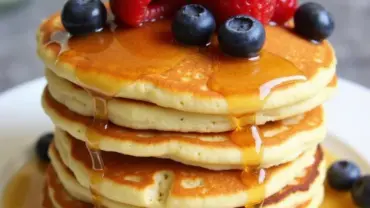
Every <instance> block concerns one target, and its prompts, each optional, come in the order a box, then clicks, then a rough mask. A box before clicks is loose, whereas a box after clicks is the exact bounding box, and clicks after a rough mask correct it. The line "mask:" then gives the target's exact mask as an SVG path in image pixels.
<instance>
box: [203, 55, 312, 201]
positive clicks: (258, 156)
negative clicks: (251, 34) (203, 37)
mask: <svg viewBox="0 0 370 208" xmlns="http://www.w3.org/2000/svg"><path fill="white" fill-rule="evenodd" d="M262 56H263V57H262ZM220 59H224V60H223V62H222V64H221V62H220ZM241 61H244V62H245V60H242V59H235V58H230V57H227V58H225V57H221V58H219V57H217V58H216V61H214V66H213V68H214V70H213V71H214V72H213V74H212V76H211V78H210V80H209V82H208V87H209V88H210V89H211V90H213V91H215V92H218V93H220V94H221V95H223V96H224V97H225V98H226V100H227V104H228V107H229V112H230V119H231V121H232V123H234V126H236V128H235V130H234V131H232V132H231V133H230V138H231V140H232V141H233V142H234V143H235V144H237V145H238V146H239V147H240V148H241V149H242V161H243V163H244V164H245V167H244V170H243V171H242V173H241V180H242V181H243V183H244V184H245V185H246V186H247V189H248V191H247V195H248V202H247V204H246V205H245V207H247V208H249V207H255V206H259V207H262V206H263V202H264V199H265V198H266V197H267V196H266V190H265V179H266V177H267V176H266V171H265V170H264V169H261V167H260V166H261V163H262V161H263V156H264V145H263V140H264V139H263V138H264V135H263V133H261V131H260V130H259V127H258V126H257V125H245V124H244V123H243V120H242V117H243V115H240V114H239V115H238V112H240V111H244V112H245V110H246V109H245V104H244V103H248V104H249V105H250V106H252V108H251V109H247V111H248V110H250V111H251V112H254V111H258V110H262V109H263V107H264V104H265V102H266V100H267V99H268V97H269V95H270V94H271V92H272V91H273V90H274V89H275V88H277V87H280V86H282V85H284V84H288V83H295V82H300V81H306V80H307V78H306V76H305V75H304V74H303V73H302V71H300V70H299V69H298V68H297V67H295V66H294V65H293V64H292V63H291V62H289V61H287V60H285V59H283V58H280V57H278V56H275V55H274V54H271V53H269V52H266V51H263V52H262V53H261V57H259V58H254V59H252V60H249V62H247V63H246V64H244V65H242V66H244V67H242V68H240V67H237V65H235V63H240V62H241ZM237 79H241V80H243V79H245V80H248V81H251V82H252V83H248V82H239V83H235V82H234V80H237ZM245 91H247V92H250V94H256V95H258V96H255V97H253V98H252V99H248V100H245V99H242V98H241V97H238V94H239V93H245ZM251 104H252V105H251ZM254 120H255V119H254ZM254 123H256V122H254ZM252 148H254V150H253V149H252ZM251 152H252V153H251ZM247 164H249V166H248V165H247ZM251 164H252V165H251Z"/></svg>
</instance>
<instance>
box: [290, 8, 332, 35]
mask: <svg viewBox="0 0 370 208" xmlns="http://www.w3.org/2000/svg"><path fill="white" fill-rule="evenodd" d="M294 24H295V31H296V32H297V33H298V34H300V35H302V36H304V37H306V38H308V39H311V40H315V41H322V40H324V39H326V38H328V37H329V36H330V35H331V34H332V33H333V31H334V20H333V17H332V15H331V14H330V13H329V12H328V11H326V9H325V8H324V7H322V6H321V5H320V4H317V3H306V4H303V5H302V6H300V7H299V8H298V10H297V11H296V13H295V15H294Z"/></svg>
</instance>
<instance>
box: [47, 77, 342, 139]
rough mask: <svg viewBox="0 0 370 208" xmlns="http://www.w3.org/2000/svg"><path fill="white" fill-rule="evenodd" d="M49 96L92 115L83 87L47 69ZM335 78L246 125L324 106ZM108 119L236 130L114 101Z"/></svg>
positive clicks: (212, 120)
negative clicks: (295, 100) (304, 96)
mask: <svg viewBox="0 0 370 208" xmlns="http://www.w3.org/2000/svg"><path fill="white" fill-rule="evenodd" d="M45 75H46V78H47V81H48V90H49V92H50V95H51V96H52V97H53V98H54V99H55V100H57V101H58V102H59V103H62V104H63V105H65V106H66V107H68V108H69V109H70V110H71V111H74V112H76V113H78V114H81V115H84V116H92V115H93V114H94V108H93V103H92V97H91V95H89V93H87V92H86V91H85V90H84V89H83V88H81V87H78V86H77V85H75V84H73V83H71V82H69V81H67V80H65V79H62V78H60V77H58V76H56V75H55V74H54V73H53V72H51V70H46V73H45ZM335 89H336V79H333V80H332V82H331V83H330V84H329V85H328V86H327V87H326V88H324V89H323V90H321V91H320V92H319V93H318V94H317V95H315V96H314V97H312V98H309V99H308V100H304V101H301V102H298V103H294V104H293V105H291V106H285V107H282V108H277V109H272V110H266V111H260V112H256V113H254V114H248V115H244V116H243V117H242V118H240V119H242V120H243V123H246V124H258V125H260V124H264V123H266V122H268V121H276V120H281V119H285V118H288V117H291V116H295V115H299V114H302V113H304V112H307V111H310V110H312V109H314V108H316V107H317V106H319V105H321V104H322V103H324V102H325V101H326V100H327V99H328V98H329V97H330V96H331V95H332V94H333V92H334V91H335ZM107 109H108V117H109V120H110V121H111V122H112V123H114V124H117V125H119V126H124V127H127V128H132V129H153V130H161V131H177V132H204V133H208V132H214V133H215V132H225V131H230V130H234V129H235V127H236V126H235V122H232V120H231V119H230V116H227V115H213V114H200V113H191V112H184V111H178V110H174V109H169V108H163V107H160V106H157V105H153V104H150V103H147V102H139V101H134V100H129V99H122V98H121V99H117V98H112V99H109V100H108V102H107Z"/></svg>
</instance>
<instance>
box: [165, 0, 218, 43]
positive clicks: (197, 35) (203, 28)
mask: <svg viewBox="0 0 370 208" xmlns="http://www.w3.org/2000/svg"><path fill="white" fill-rule="evenodd" d="M215 29H216V22H215V19H214V17H213V15H212V13H211V12H210V11H209V10H207V9H206V8H204V7H203V6H201V5H198V4H189V5H185V6H183V7H182V8H181V9H180V10H179V11H178V12H177V13H176V16H175V19H174V21H173V22H172V34H173V35H174V37H175V39H176V40H177V41H178V42H180V43H183V44H187V45H198V46H205V45H207V44H208V43H209V42H210V40H211V37H212V34H213V32H214V31H215Z"/></svg>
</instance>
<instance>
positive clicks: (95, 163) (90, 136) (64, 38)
mask: <svg viewBox="0 0 370 208" xmlns="http://www.w3.org/2000/svg"><path fill="white" fill-rule="evenodd" d="M116 26H117V25H115V23H112V24H111V30H112V31H113V30H115V29H116ZM71 37H72V36H71V35H70V34H69V33H68V32H65V31H58V32H55V33H53V34H52V35H51V37H50V41H49V42H48V43H47V44H51V43H57V44H58V45H59V46H60V50H59V53H58V58H57V59H56V63H57V62H58V61H59V58H60V57H61V56H62V55H64V53H65V52H68V50H69V49H70V47H69V45H68V42H69V40H70V38H71ZM76 78H77V80H78V81H80V82H81V83H82V84H87V83H90V82H91V80H93V79H95V78H94V77H90V76H84V75H83V73H82V72H79V71H77V72H76ZM85 90H86V91H87V92H88V94H89V95H90V96H91V97H92V102H93V114H94V115H93V120H92V123H91V124H90V125H89V128H88V129H87V130H86V134H85V136H86V138H87V141H86V147H87V149H88V152H89V154H90V158H91V163H92V169H93V172H92V173H91V175H90V192H91V195H92V200H93V203H94V206H95V207H96V208H101V207H102V205H101V196H100V194H99V190H100V187H101V184H102V181H103V178H104V161H103V158H102V155H101V151H100V136H99V135H98V134H97V133H96V132H95V131H94V129H95V128H96V126H100V127H103V128H100V129H108V109H107V100H108V99H107V98H106V97H105V96H101V95H99V94H96V93H94V92H93V91H90V90H88V89H85Z"/></svg>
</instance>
